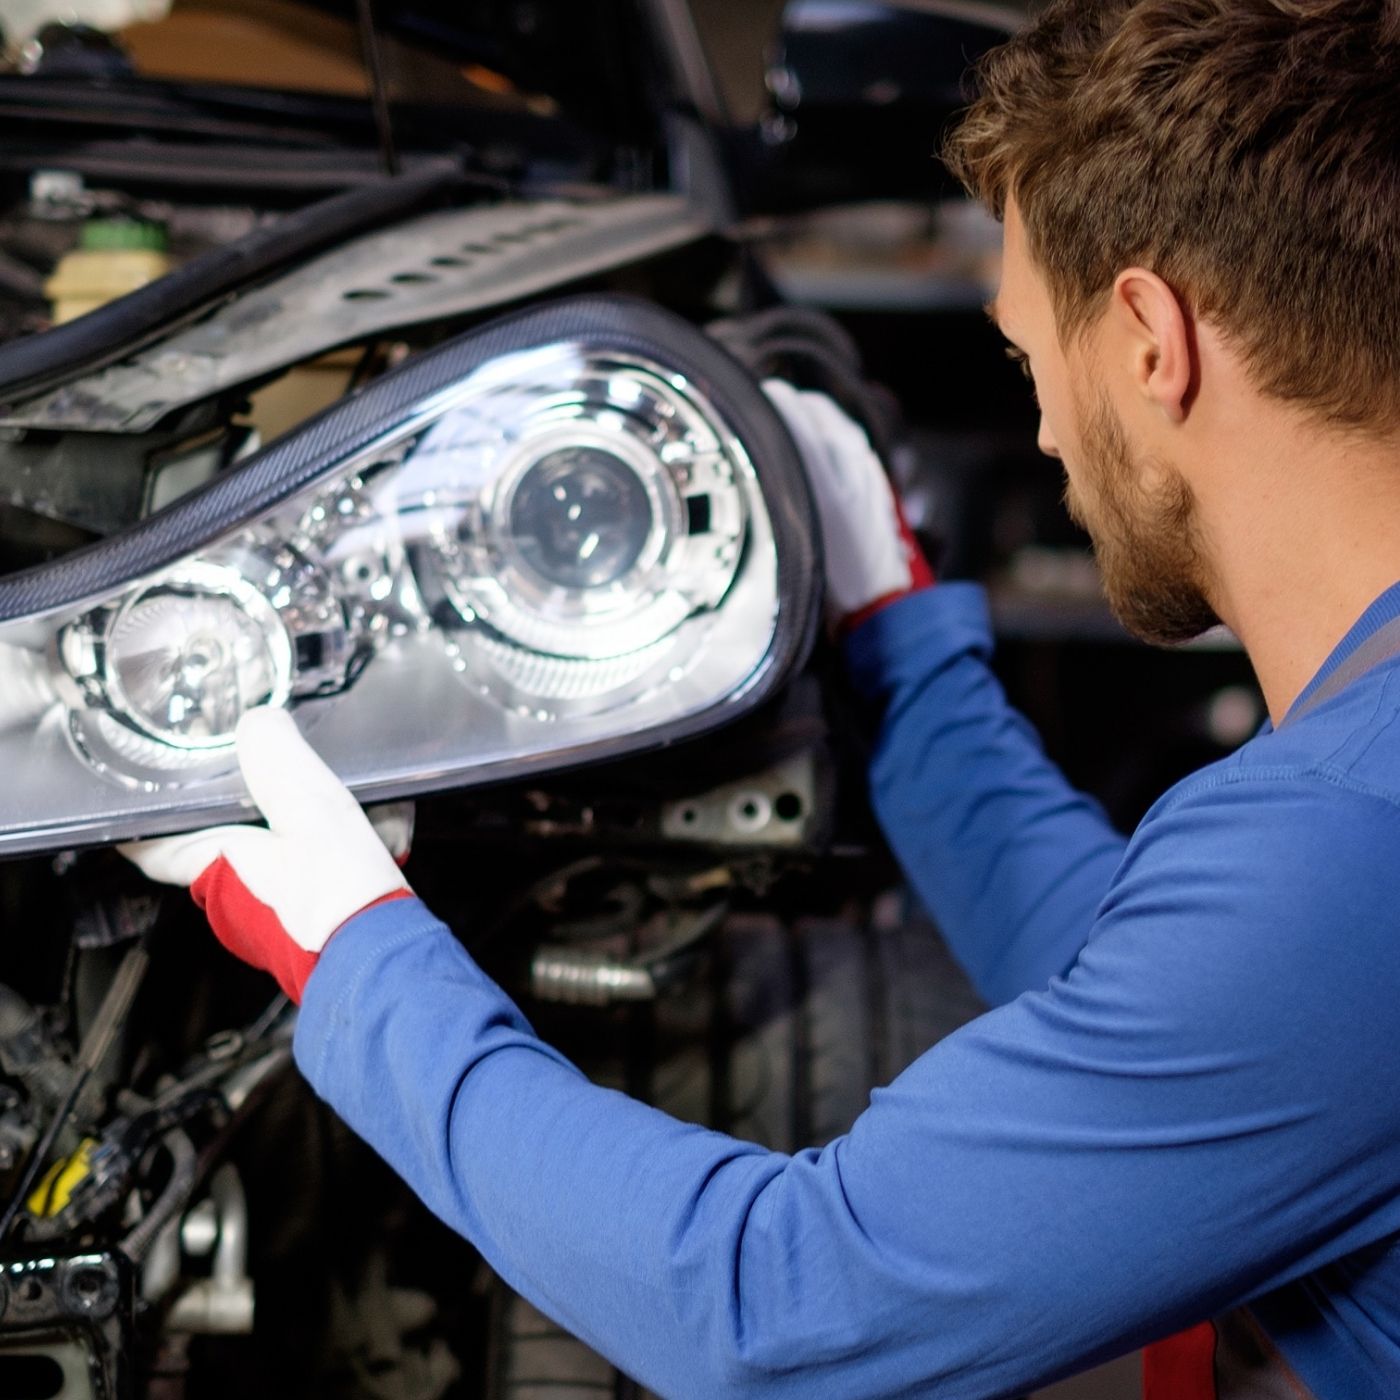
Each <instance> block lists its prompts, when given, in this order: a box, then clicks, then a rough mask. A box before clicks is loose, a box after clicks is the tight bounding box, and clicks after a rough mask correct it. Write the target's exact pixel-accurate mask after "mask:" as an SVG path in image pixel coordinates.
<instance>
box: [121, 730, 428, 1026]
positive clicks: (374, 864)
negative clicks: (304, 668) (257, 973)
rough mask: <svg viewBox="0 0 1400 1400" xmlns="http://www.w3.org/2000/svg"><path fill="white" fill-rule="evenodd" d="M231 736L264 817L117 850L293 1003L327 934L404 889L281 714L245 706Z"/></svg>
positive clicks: (360, 817) (396, 828)
mask: <svg viewBox="0 0 1400 1400" xmlns="http://www.w3.org/2000/svg"><path fill="white" fill-rule="evenodd" d="M235 740H236V744H237V751H238V763H239V766H240V768H241V769H242V770H243V780H244V782H245V783H247V785H248V791H249V792H250V793H251V794H252V797H253V801H254V802H256V803H257V805H258V807H259V809H260V810H261V812H262V814H263V816H264V817H265V818H266V819H267V826H266V827H256V826H217V827H210V828H208V829H207V830H204V831H192V832H190V833H189V834H188V835H185V836H168V837H162V838H160V839H158V840H154V841H138V842H133V843H131V844H128V845H125V846H121V847H119V849H120V850H121V852H122V854H123V855H126V856H128V857H130V859H131V860H133V861H135V862H136V864H137V865H138V866H139V867H140V868H141V869H142V870H143V871H144V872H145V874H146V875H148V876H149V877H150V878H151V879H152V880H159V881H162V882H164V883H165V884H171V885H189V887H190V893H191V894H192V895H193V896H194V898H195V902H196V903H197V904H198V905H199V906H200V908H201V909H203V910H204V912H205V913H206V914H207V915H208V916H209V923H210V925H211V926H212V927H213V930H214V933H215V935H216V937H217V938H218V940H219V942H220V943H222V944H223V945H224V947H226V948H227V949H228V950H229V951H230V952H231V953H233V954H234V956H235V957H239V958H242V959H243V961H244V962H248V963H251V964H252V965H253V966H254V967H259V968H262V969H263V970H265V971H267V972H270V973H272V975H273V976H274V977H275V978H276V979H277V981H278V984H279V985H280V986H281V988H282V990H283V991H284V992H286V994H287V995H288V996H289V997H291V999H292V1000H293V1001H295V1002H300V1001H301V994H302V989H303V988H304V987H305V986H306V979H307V978H308V977H310V976H311V971H312V969H313V968H314V967H315V966H316V959H317V958H318V957H319V955H320V952H321V949H322V948H324V947H325V945H326V943H327V942H328V941H329V939H330V937H331V935H332V934H333V933H334V932H335V931H336V930H337V929H338V928H340V926H341V925H342V924H344V923H345V922H346V921H347V920H348V919H351V918H353V917H354V916H355V915H356V914H358V913H360V912H361V911H362V910H364V909H367V908H368V907H369V906H370V905H372V904H379V903H381V902H383V901H384V900H386V899H397V898H402V897H404V896H406V895H408V894H409V893H410V891H409V888H408V885H407V883H406V882H405V880H404V877H403V873H402V871H400V869H399V867H398V865H397V864H396V863H395V861H394V857H393V856H392V855H391V854H390V853H389V851H388V850H387V849H386V847H385V838H384V837H382V836H381V834H380V832H379V831H377V830H376V829H375V827H374V826H373V825H372V824H371V822H370V819H369V818H368V817H367V816H366V815H365V813H364V812H363V811H362V810H361V809H360V805H359V803H358V802H356V801H355V799H354V798H353V797H352V796H351V795H350V791H349V789H348V788H346V786H345V785H344V784H343V783H342V782H341V781H340V779H339V778H337V777H336V776H335V774H334V773H332V772H331V770H330V769H329V768H328V767H327V766H326V765H325V763H324V762H322V760H321V759H320V757H319V756H318V755H317V754H316V752H315V751H314V750H313V749H312V747H311V745H310V744H308V743H307V742H306V740H305V739H303V738H302V736H301V732H300V731H299V730H298V729H297V726H296V722H295V721H294V720H293V719H292V717H291V715H289V714H288V713H287V712H286V711H285V710H280V709H259V710H250V711H249V712H248V713H247V714H245V715H244V716H243V718H242V719H241V720H240V721H239V724H238V730H237V733H236V735H235ZM388 817H389V821H388V825H387V827H386V832H387V835H388V836H389V837H390V838H391V839H392V838H393V836H394V835H396V834H397V835H398V836H400V837H404V836H406V830H405V827H404V813H403V809H402V808H394V809H390V811H389V813H388ZM405 847H406V840H405Z"/></svg>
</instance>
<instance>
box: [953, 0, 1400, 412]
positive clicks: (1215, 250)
mask: <svg viewBox="0 0 1400 1400" xmlns="http://www.w3.org/2000/svg"><path fill="white" fill-rule="evenodd" d="M945 157H946V159H947V161H948V164H949V166H950V168H951V169H952V170H953V172H954V173H955V174H956V175H957V176H958V177H959V178H961V180H962V181H963V182H964V184H966V185H967V187H968V188H969V190H970V191H971V192H972V193H973V194H975V195H977V196H978V197H980V198H981V199H983V200H984V201H985V202H986V203H987V204H989V205H990V206H991V208H992V209H993V211H994V212H995V213H996V214H997V215H998V216H1000V215H1001V214H1002V212H1003V211H1004V209H1005V206H1006V201H1007V199H1008V198H1012V197H1014V199H1015V201H1016V205H1017V208H1018V210H1019V211H1020V214H1021V217H1022V220H1023V222H1024V224H1025V228H1026V233H1027V239H1028V242H1029V246H1030V249H1031V252H1032V255H1033V257H1034V258H1035V260H1036V262H1037V264H1038V265H1039V267H1040V268H1041V271H1042V273H1043V274H1044V276H1045V277H1046V280H1047V283H1048V285H1049V288H1050V291H1051V294H1052V296H1053V298H1054V302H1055V307H1056V313H1057V318H1058V322H1059V329H1060V333H1061V336H1062V338H1068V337H1069V336H1070V335H1072V334H1073V333H1074V331H1076V330H1077V329H1079V328H1082V327H1083V326H1084V324H1085V323H1086V322H1087V321H1088V319H1089V318H1090V317H1091V316H1092V315H1093V314H1094V313H1095V311H1096V310H1097V309H1098V308H1099V307H1101V306H1102V305H1103V299H1104V297H1105V296H1106V294H1107V293H1108V291H1109V289H1110V288H1111V286H1112V284H1113V279H1114V277H1115V276H1116V275H1117V273H1118V272H1119V271H1121V270H1122V269H1123V268H1125V267H1129V266H1132V265H1134V264H1136V265H1141V266H1145V267H1148V268H1151V269H1152V270H1153V271H1154V272H1156V273H1157V274H1158V275H1159V276H1160V277H1162V278H1163V279H1164V280H1165V281H1166V282H1167V283H1168V284H1169V285H1170V286H1171V287H1172V288H1173V289H1174V290H1175V291H1176V292H1177V294H1178V295H1179V296H1181V297H1182V298H1183V300H1184V301H1185V302H1186V303H1187V305H1188V306H1189V307H1191V308H1192V310H1193V311H1194V312H1195V313H1196V314H1197V315H1199V316H1201V317H1203V318H1205V319H1208V320H1210V321H1211V322H1213V323H1214V324H1215V325H1217V326H1218V327H1220V329H1221V330H1222V331H1223V332H1224V333H1225V335H1226V336H1227V337H1228V338H1229V340H1230V341H1231V342H1232V343H1233V344H1234V345H1235V347H1236V349H1237V350H1238V351H1239V352H1240V353H1241V354H1242V355H1243V357H1244V359H1245V362H1246V364H1247V365H1248V366H1249V369H1250V372H1251V375H1252V377H1253V379H1254V381H1255V383H1256V384H1257V385H1258V386H1259V387H1260V389H1261V390H1263V391H1264V392H1266V393H1271V394H1274V395H1276V396H1278V397H1280V398H1283V399H1289V400H1293V401H1296V402H1297V403H1298V404H1300V405H1303V406H1306V407H1307V408H1308V409H1310V410H1312V411H1313V412H1314V413H1316V414H1320V415H1321V416H1323V417H1324V418H1326V419H1328V420H1330V421H1332V422H1334V423H1336V424H1339V425H1341V424H1345V425H1349V426H1353V427H1359V428H1363V429H1369V430H1388V429H1393V428H1395V427H1397V426H1400V314H1397V312H1400V0H1104V2H1103V3H1095V0H1054V3H1052V4H1051V5H1050V6H1049V7H1048V8H1047V9H1046V10H1045V11H1044V12H1043V13H1042V14H1041V15H1040V17H1039V18H1038V19H1037V20H1036V21H1035V22H1034V23H1033V24H1032V25H1031V26H1030V27H1029V28H1028V29H1026V30H1025V31H1023V32H1022V33H1020V34H1018V35H1017V36H1016V37H1015V38H1014V39H1012V40H1011V41H1010V42H1009V43H1007V44H1005V45H1003V46H1001V47H1000V48H999V49H996V50H994V51H993V52H992V53H991V54H989V55H988V56H987V58H986V59H985V60H984V61H983V63H982V65H981V67H980V70H979V87H978V96H977V99H976V101H975V102H974V104H973V106H972V107H971V109H970V110H969V112H968V113H967V115H966V116H965V118H964V119H963V121H962V122H961V124H960V125H959V126H958V128H957V129H956V130H955V131H954V132H953V134H952V136H951V138H950V140H949V142H948V144H947V147H946V149H945Z"/></svg>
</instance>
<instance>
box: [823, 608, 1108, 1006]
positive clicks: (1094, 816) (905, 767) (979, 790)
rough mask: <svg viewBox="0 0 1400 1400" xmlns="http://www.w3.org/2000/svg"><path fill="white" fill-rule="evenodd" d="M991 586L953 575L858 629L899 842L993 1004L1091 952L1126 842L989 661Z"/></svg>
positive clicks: (877, 802)
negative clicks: (1014, 703) (1069, 775)
mask: <svg viewBox="0 0 1400 1400" xmlns="http://www.w3.org/2000/svg"><path fill="white" fill-rule="evenodd" d="M991 651H992V638H991V629H990V625H989V622H988V618H987V607H986V600H985V596H984V594H983V593H982V590H981V589H980V588H977V587H975V586H974V585H971V584H958V583H943V584H939V585H938V587H937V588H933V589H929V590H926V591H924V592H920V593H913V594H910V595H909V597H907V598H904V599H902V600H901V601H899V602H897V603H893V604H891V605H890V606H889V607H886V608H884V609H882V610H881V611H879V612H877V613H876V614H875V615H874V616H873V617H871V618H870V619H869V620H868V621H866V622H864V623H863V624H862V625H861V626H860V627H859V628H857V629H856V631H855V632H854V633H853V634H852V635H851V636H850V638H849V639H848V640H847V643H846V654H847V659H848V661H849V665H850V671H851V675H852V678H853V680H854V681H855V683H856V685H857V687H858V688H859V689H860V690H861V691H862V693H863V694H864V695H865V696H866V697H867V698H869V699H870V700H872V701H873V702H874V703H875V704H876V705H878V706H879V707H880V708H881V710H882V715H883V718H882V722H881V727H880V732H879V738H878V742H877V746H876V750H875V755H874V759H873V762H872V764H871V769H870V792H871V799H872V802H873V805H874V808H875V812H876V815H877V816H878V818H879V820H880V824H881V826H882V827H883V829H884V832H885V835H886V837H887V838H888V840H889V842H890V845H891V847H892V848H893V850H894V852H895V854H896V855H897V856H898V858H899V860H900V863H901V865H902V866H903V867H904V870H905V871H906V873H907V874H908V876H909V879H910V880H911V882H912V883H913V885H914V887H915V889H917V890H918V892H919V894H920V895H921V896H922V898H923V900H924V902H925V904H926V905H927V906H928V909H929V911H930V912H931V913H932V914H933V916H934V918H935V919H936V920H937V921H938V923H939V926H940V928H941V929H942V931H943V934H944V936H945V937H946V938H947V940H948V943H949V946H950V947H951V948H952V949H953V952H954V953H955V954H956V955H957V957H958V959H959V961H961V962H962V964H963V966H964V967H965V968H966V969H967V970H968V973H969V975H970V976H971V978H972V980H973V982H974V983H975V985H976V986H977V989H978V991H980V992H981V993H982V995H983V996H984V997H985V998H986V999H987V1000H988V1001H989V1002H990V1003H992V1004H993V1005H998V1004H1000V1003H1002V1002H1005V1001H1010V1000H1011V999H1012V998H1013V997H1016V996H1018V995H1019V994H1020V993H1021V992H1024V991H1028V990H1034V989H1038V988H1043V987H1045V986H1046V985H1047V983H1048V982H1049V981H1050V979H1051V978H1052V977H1055V976H1058V975H1060V974H1062V973H1063V972H1065V971H1066V970H1067V969H1068V968H1069V967H1070V965H1071V964H1072V963H1073V961H1074V959H1075V958H1076V957H1077V956H1078V954H1079V950H1080V948H1081V947H1082V946H1083V944H1084V940H1085V939H1086V938H1087V937H1088V934H1089V930H1090V927H1091V926H1092V924H1093V922H1094V915H1095V912H1096V911H1097V909H1098V905H1099V902H1100V900H1102V899H1103V897H1104V893H1105V891H1106V890H1107V889H1108V886H1109V881H1110V880H1111V879H1112V878H1113V872H1114V871H1115V870H1116V869H1117V867H1118V863H1119V861H1120V860H1121V859H1122V856H1123V851H1124V847H1125V845H1126V842H1125V841H1124V839H1123V837H1121V836H1120V835H1119V834H1118V833H1117V832H1115V831H1114V830H1113V828H1112V827H1111V826H1110V825H1109V823H1108V819H1107V817H1106V816H1105V815H1104V813H1103V811H1102V810H1101V809H1100V808H1099V806H1098V805H1097V804H1096V803H1095V802H1094V801H1093V800H1092V799H1090V798H1088V797H1086V796H1085V795H1084V794H1083V793H1080V792H1077V791H1076V790H1075V789H1074V788H1072V787H1071V786H1070V785H1069V783H1068V782H1067V781H1066V780H1065V778H1064V776H1063V774H1061V772H1060V771H1059V769H1058V768H1056V767H1055V765H1054V764H1053V763H1051V762H1050V760H1049V759H1048V758H1046V756H1045V754H1044V751H1043V750H1042V749H1041V746H1040V743H1039V741H1038V739H1037V738H1036V736H1035V732H1034V730H1032V728H1031V727H1030V725H1029V724H1028V723H1027V722H1026V721H1025V720H1024V719H1023V718H1022V717H1021V716H1020V715H1019V714H1017V713H1016V711H1015V710H1013V709H1012V708H1011V706H1010V705H1009V704H1008V703H1007V700H1006V697H1005V695H1004V694H1003V693H1002V690H1001V686H1000V685H999V684H998V683H997V681H996V678H995V677H994V676H993V675H992V673H991V671H990V670H989V669H988V665H987V662H988V659H989V658H990V656H991Z"/></svg>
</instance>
